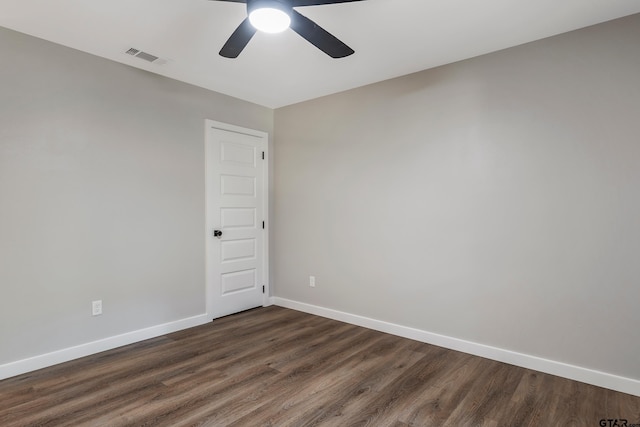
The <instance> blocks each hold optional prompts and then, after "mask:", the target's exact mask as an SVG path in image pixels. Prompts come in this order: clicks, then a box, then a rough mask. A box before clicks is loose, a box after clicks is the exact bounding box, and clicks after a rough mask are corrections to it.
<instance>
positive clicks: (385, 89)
mask: <svg viewBox="0 0 640 427" xmlns="http://www.w3.org/2000/svg"><path fill="white" fill-rule="evenodd" d="M639 40H640V15H635V16H632V17H628V18H624V19H621V20H617V21H612V22H609V23H605V24H602V25H598V26H595V27H590V28H586V29H583V30H580V31H576V32H572V33H568V34H564V35H561V36H557V37H553V38H549V39H545V40H542V41H538V42H534V43H530V44H527V45H523V46H519V47H516V48H512V49H508V50H505V51H501V52H497V53H494V54H490V55H486V56H482V57H478V58H474V59H471V60H467V61H463V62H460V63H456V64H452V65H448V66H444V67H441V68H437V69H433V70H428V71H424V72H420V73H417V74H413V75H410V76H405V77H401V78H397V79H394V80H390V81H386V82H382V83H379V84H375V85H371V86H367V87H363V88H360V89H355V90H352V91H348V92H344V93H340V94H336V95H332V96H328V97H324V98H320V99H316V100H312V101H308V102H304V103H300V104H297V105H292V106H289V107H285V108H281V109H277V110H276V112H275V132H276V135H275V137H276V142H275V148H276V156H275V157H276V160H275V230H276V233H274V235H273V236H274V237H273V238H274V241H273V245H274V252H273V254H272V256H273V258H272V261H273V264H272V269H273V280H274V283H273V284H272V286H273V287H274V289H275V295H276V296H278V297H282V298H287V299H292V300H296V301H300V302H304V303H309V304H315V305H319V306H323V307H327V308H331V309H336V310H341V311H345V312H349V313H353V314H358V315H363V316H367V317H371V318H375V319H378V320H383V321H389V322H393V323H397V324H401V325H406V326H410V327H415V328H419V329H422V330H426V331H430V332H435V333H439V334H444V335H448V336H451V337H455V338H461V339H465V340H470V341H473V342H477V343H482V344H487V345H492V346H496V347H500V348H503V349H507V350H512V351H517V352H521V353H525V354H529V355H534V356H541V357H544V358H548V359H551V360H555V361H560V362H566V363H569V364H573V365H577V366H581V367H585V368H591V369H596V370H601V371H604V372H608V373H613V374H618V375H622V376H625V377H629V378H634V379H640V364H639V363H638V354H640V327H639V325H640V310H639V309H638V302H639V301H640V261H639V258H638V257H639V254H640V189H639V185H640V48H639V44H638V41H639ZM309 275H314V276H316V287H315V288H310V287H309V286H308V281H309V279H308V276H309Z"/></svg>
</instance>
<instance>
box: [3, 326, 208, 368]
mask: <svg viewBox="0 0 640 427" xmlns="http://www.w3.org/2000/svg"><path fill="white" fill-rule="evenodd" d="M210 321H211V320H210V319H209V317H208V316H207V315H205V314H202V315H199V316H194V317H188V318H186V319H180V320H176V321H175V322H169V323H164V324H162V325H156V326H152V327H149V328H145V329H139V330H137V331H132V332H127V333H124V334H121V335H116V336H113V337H108V338H104V339H101V340H97V341H92V342H89V343H85V344H80V345H77V346H74V347H69V348H65V349H62V350H57V351H53V352H51V353H46V354H42V355H38V356H34V357H30V358H28V359H23V360H18V361H15V362H10V363H6V364H4V365H0V380H3V379H6V378H10V377H14V376H16V375H20V374H24V373H27V372H32V371H35V370H38V369H42V368H47V367H49V366H53V365H57V364H59V363H63V362H68V361H70V360H74V359H79V358H81V357H85V356H89V355H92V354H96V353H100V352H102V351H106V350H111V349H113V348H117V347H122V346H123V345H128V344H133V343H136V342H139V341H144V340H147V339H150V338H155V337H159V336H162V335H166V334H170V333H172V332H176V331H180V330H182V329H187V328H192V327H194V326H199V325H203V324H205V323H207V322H210Z"/></svg>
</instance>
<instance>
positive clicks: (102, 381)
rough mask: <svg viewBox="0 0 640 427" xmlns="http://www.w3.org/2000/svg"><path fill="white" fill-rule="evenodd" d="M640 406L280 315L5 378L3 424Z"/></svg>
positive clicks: (496, 415)
mask: <svg viewBox="0 0 640 427" xmlns="http://www.w3.org/2000/svg"><path fill="white" fill-rule="evenodd" d="M602 418H605V419H626V420H627V421H628V424H635V423H640V397H636V396H631V395H628V394H624V393H618V392H615V391H612V390H606V389H602V388H599V387H594V386H591V385H587V384H582V383H579V382H575V381H571V380H568V379H564V378H559V377H555V376H553V375H548V374H544V373H540V372H535V371H531V370H527V369H523V368H518V367H514V366H511V365H506V364H503V363H499V362H495V361H491V360H487V359H483V358H480V357H476V356H471V355H468V354H464V353H459V352H455V351H451V350H447V349H444V348H441V347H436V346H431V345H428V344H423V343H419V342H416V341H411V340H407V339H404V338H400V337H396V336H392V335H388V334H384V333H381V332H377V331H372V330H369V329H365V328H360V327H357V326H353V325H349V324H345V323H342V322H337V321H335V320H331V319H326V318H322V317H318V316H312V315H309V314H304V313H300V312H296V311H293V310H288V309H284V308H280V307H267V308H260V309H255V310H249V311H246V312H242V313H238V314H236V315H232V316H227V317H224V318H221V319H216V321H214V322H212V323H210V324H206V325H202V326H198V327H195V328H191V329H187V330H184V331H180V332H176V333H173V334H168V335H166V336H163V337H158V338H154V339H151V340H147V341H144V342H141V343H136V344H132V345H128V346H124V347H120V348H117V349H114V350H110V351H107V352H104V353H100V354H96V355H92V356H89V357H86V358H83V359H78V360H75V361H72V362H67V363H63V364H60V365H57V366H53V367H50V368H47V369H43V370H40V371H36V372H31V373H28V374H25V375H21V376H17V377H14V378H10V379H7V380H4V381H0V426H2V427H26V426H39V427H40V426H55V427H66V426H68V427H72V426H73V427H76V426H82V427H84V426H101V427H102V426H109V427H120V426H154V427H156V426H158V427H162V426H171V427H180V426H196V425H197V426H225V427H226V426H242V427H246V426H278V427H287V426H296V427H297V426H358V425H361V426H375V427H383V426H390V427H407V426H447V425H449V426H456V427H457V426H491V427H493V426H554V425H567V426H570V425H575V426H597V425H599V421H600V419H602Z"/></svg>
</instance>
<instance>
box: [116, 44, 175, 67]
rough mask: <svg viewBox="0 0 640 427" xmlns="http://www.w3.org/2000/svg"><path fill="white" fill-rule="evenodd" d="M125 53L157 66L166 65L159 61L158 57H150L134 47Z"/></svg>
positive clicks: (163, 61)
mask: <svg viewBox="0 0 640 427" xmlns="http://www.w3.org/2000/svg"><path fill="white" fill-rule="evenodd" d="M125 53H126V54H127V55H131V56H135V57H136V58H140V59H142V60H144V61H147V62H153V63H155V64H159V65H162V64H166V62H167V61H166V60H164V59H160V57H158V56H155V55H151V54H150V53H147V52H143V51H141V50H140V49H136V48H135V47H132V48H129V49H128V50H127V51H125Z"/></svg>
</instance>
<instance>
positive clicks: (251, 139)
mask: <svg viewBox="0 0 640 427" xmlns="http://www.w3.org/2000/svg"><path fill="white" fill-rule="evenodd" d="M266 142H267V137H266V134H264V133H262V132H255V131H250V130H248V129H240V128H236V127H234V126H229V125H223V124H220V123H216V122H210V121H207V138H206V145H205V152H206V193H207V194H206V197H207V251H206V252H207V262H206V264H207V290H208V296H207V298H208V301H207V312H208V313H209V314H211V315H212V318H217V317H221V316H226V315H228V314H232V313H236V312H238V311H242V310H246V309H249V308H253V307H258V306H261V305H264V296H263V291H262V286H263V284H264V276H265V256H264V252H265V231H264V230H263V228H262V221H264V210H265V206H266V203H265V200H264V198H265V195H266V192H265V190H264V189H265V179H264V160H263V158H262V152H263V151H264V150H265V146H266ZM214 230H220V231H221V232H222V235H221V236H220V237H219V238H218V237H214V234H213V231H214Z"/></svg>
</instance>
